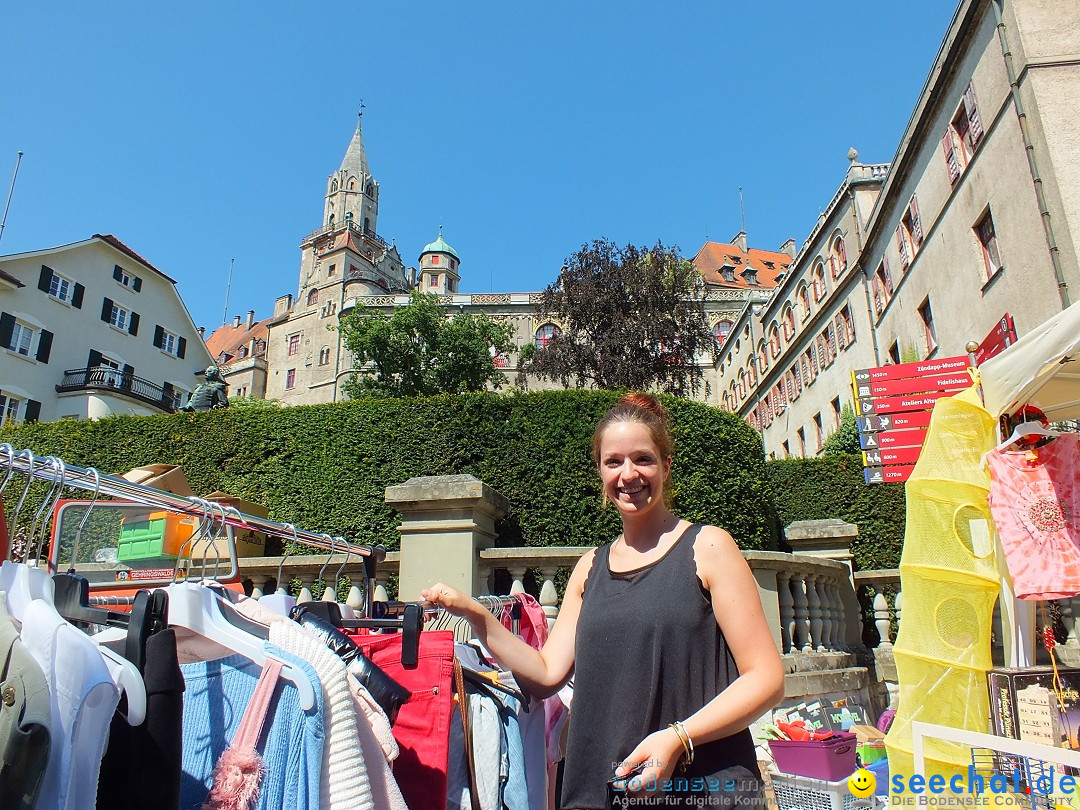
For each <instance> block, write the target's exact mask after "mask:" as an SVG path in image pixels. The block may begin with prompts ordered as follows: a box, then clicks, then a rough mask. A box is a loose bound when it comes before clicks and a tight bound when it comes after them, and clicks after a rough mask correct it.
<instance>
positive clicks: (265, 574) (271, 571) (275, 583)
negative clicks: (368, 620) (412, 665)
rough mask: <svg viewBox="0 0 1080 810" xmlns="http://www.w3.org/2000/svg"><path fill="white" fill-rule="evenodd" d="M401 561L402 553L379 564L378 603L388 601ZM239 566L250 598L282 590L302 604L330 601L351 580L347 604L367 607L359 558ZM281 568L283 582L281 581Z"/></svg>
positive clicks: (254, 561)
mask: <svg viewBox="0 0 1080 810" xmlns="http://www.w3.org/2000/svg"><path fill="white" fill-rule="evenodd" d="M400 560H401V554H400V552H397V551H388V552H387V553H386V558H385V559H384V560H382V561H380V562H379V564H378V566H377V567H376V569H375V570H376V574H375V577H376V583H379V584H378V585H377V587H376V589H375V592H374V594H373V598H374V600H375V601H381V602H385V601H386V600H387V594H386V588H385V586H384V584H383V583H385V582H386V581H387V579H388V578H389V577H390V576H391V575H395V576H396V575H397V573H398V570H399V568H400V564H401V563H400ZM238 563H239V566H240V579H241V581H244V580H250V594H251V596H253V597H254V598H256V599H259V598H261V597H262V596H263V595H264V594H270V593H275V592H276V591H277V590H278V588H282V587H283V588H284V589H285V590H287V591H289V592H290V593H292V594H293V595H294V596H296V597H297V600H298V601H300V602H306V601H311V600H312V598H313V594H316V593H318V594H320V596H321V597H325V598H328V599H329V598H330V597H331V596H332V595H333V594H334V592H335V589H334V583H336V582H337V581H338V580H339V579H341V578H345V579H348V580H349V592H348V598H347V599H346V600H345V603H346V604H347V605H349V606H350V607H352V608H360V607H362V606H363V597H364V594H363V591H362V588H361V586H362V585H363V582H364V564H363V561H362V560H361V559H360V558H359V557H357V556H355V555H351V556H346V555H345V554H331V555H326V554H296V555H290V556H288V557H285V558H284V559H282V558H281V557H241V558H240V559H239V560H238ZM279 566H280V581H279V579H278V576H279ZM297 581H298V582H299V583H300V586H299V588H298V589H296V588H293V587H292V586H293V584H294V583H295V582H297ZM325 586H330V587H325Z"/></svg>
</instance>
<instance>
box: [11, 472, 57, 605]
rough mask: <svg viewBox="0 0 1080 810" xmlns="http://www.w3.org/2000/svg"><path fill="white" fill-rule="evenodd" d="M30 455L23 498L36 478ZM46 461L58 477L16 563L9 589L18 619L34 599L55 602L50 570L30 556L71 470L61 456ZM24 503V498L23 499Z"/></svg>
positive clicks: (35, 518) (17, 508)
mask: <svg viewBox="0 0 1080 810" xmlns="http://www.w3.org/2000/svg"><path fill="white" fill-rule="evenodd" d="M27 455H28V456H29V457H30V467H31V473H30V475H29V477H28V478H27V487H26V489H25V490H23V497H25V496H26V492H27V491H28V490H29V488H30V487H29V485H30V483H31V482H32V481H33V480H34V478H33V455H32V454H31V453H29V452H28V453H27ZM46 462H47V463H48V464H49V465H50V466H51V467H52V468H53V471H54V472H55V476H54V477H53V483H52V487H51V488H50V489H49V493H48V495H46V496H45V500H43V501H42V503H41V506H40V507H39V508H38V511H37V512H36V513H35V515H34V521H33V523H32V524H31V527H30V532H29V533H28V534H27V537H26V554H25V555H24V556H23V562H22V564H17V565H15V566H14V575H13V577H12V579H11V582H10V586H9V590H8V601H7V606H8V613H10V614H11V616H12V618H14V619H15V620H16V621H19V622H22V620H23V616H24V615H25V613H26V608H27V606H28V605H29V604H30V602H31V601H33V600H34V599H42V600H44V601H45V602H48V603H49V604H50V605H51V604H52V603H53V581H52V577H50V576H49V572H48V571H47V570H46V569H43V568H38V567H37V563H38V560H37V559H35V560H34V565H33V566H30V565H29V564H28V561H29V559H30V555H31V552H32V551H34V549H33V548H32V547H33V545H34V535H35V533H36V529H37V524H38V520H40V519H41V516H42V515H43V514H44V512H45V510H46V509H48V508H50V507H51V505H52V503H53V502H54V501H55V500H59V498H60V494H61V490H62V489H63V484H62V483H61V482H63V481H64V480H66V478H67V473H66V471H65V470H64V462H62V461H61V460H60V459H58V458H54V457H51V456H50V457H48V458H46ZM19 502H20V503H21V502H22V498H20V499H19ZM15 511H16V514H17V513H18V511H19V507H18V506H16V507H15Z"/></svg>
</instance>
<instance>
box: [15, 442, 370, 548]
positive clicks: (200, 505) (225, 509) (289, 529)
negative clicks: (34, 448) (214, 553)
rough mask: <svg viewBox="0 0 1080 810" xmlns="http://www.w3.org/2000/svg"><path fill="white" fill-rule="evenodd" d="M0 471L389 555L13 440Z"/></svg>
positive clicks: (291, 537)
mask: <svg viewBox="0 0 1080 810" xmlns="http://www.w3.org/2000/svg"><path fill="white" fill-rule="evenodd" d="M61 463H62V462H61ZM0 471H2V472H3V473H4V475H5V481H6V479H7V478H10V476H11V474H12V473H21V474H22V475H28V476H30V477H32V478H37V479H40V480H42V481H48V482H50V483H53V484H56V483H57V482H59V484H60V488H61V489H63V488H64V487H74V488H76V489H82V490H85V491H87V492H91V493H97V494H98V495H108V496H110V497H114V498H122V499H123V500H126V501H131V502H133V503H138V504H141V505H144V506H162V507H165V508H167V509H169V510H172V511H174V512H182V513H184V514H186V515H193V516H195V517H205V516H206V515H207V508H208V507H207V504H209V505H210V506H209V508H210V509H211V510H212V512H213V517H214V520H215V521H216V522H218V523H222V522H223V523H224V524H226V525H228V526H232V527H234V528H243V529H254V530H255V531H259V532H263V533H264V534H270V535H273V536H275V537H280V538H283V539H286V540H296V541H298V542H301V543H305V544H307V545H310V546H315V547H316V548H320V549H323V550H324V551H331V552H335V551H341V552H345V553H348V554H355V555H357V556H359V557H364V558H365V564H366V563H367V562H368V559H371V560H372V562H373V563H378V562H380V561H382V560H383V559H384V558H385V557H386V549H385V548H383V546H381V545H377V546H365V545H360V544H358V543H352V542H349V541H348V540H346V539H345V538H344V537H331V536H330V535H328V534H316V533H315V532H310V531H306V530H304V529H297V528H295V527H294V526H292V525H291V524H288V523H278V522H276V521H273V520H268V519H266V518H261V517H256V516H254V515H246V514H244V513H242V512H240V511H238V510H237V509H236V508H235V507H231V506H225V505H223V504H218V503H217V502H215V501H206V500H205V499H201V498H186V497H183V496H181V495H174V494H173V493H171V492H165V491H163V490H160V489H154V488H153V487H148V486H145V485H143V484H134V483H132V482H131V481H127V480H125V479H123V478H118V477H116V476H113V475H103V474H101V473H99V472H98V471H97V470H95V469H93V468H83V467H76V466H74V465H71V464H63V467H62V468H61V467H60V465H59V464H56V463H55V462H53V460H52V458H51V457H47V456H34V455H33V454H32V453H31V452H30V451H29V450H19V451H16V450H15V449H14V448H13V447H12V446H11V445H10V444H0Z"/></svg>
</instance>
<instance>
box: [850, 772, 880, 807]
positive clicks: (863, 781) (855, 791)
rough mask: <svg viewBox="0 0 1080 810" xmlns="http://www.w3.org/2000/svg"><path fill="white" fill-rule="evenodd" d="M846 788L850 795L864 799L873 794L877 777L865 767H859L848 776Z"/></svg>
mask: <svg viewBox="0 0 1080 810" xmlns="http://www.w3.org/2000/svg"><path fill="white" fill-rule="evenodd" d="M847 788H848V790H850V791H851V795H852V796H858V797H859V798H860V799H865V798H866V797H868V796H871V795H873V793H874V790H875V788H877V777H875V776H874V774H872V773H870V771H868V770H866V768H859V770H857V771H855V773H853V774H852V775H851V776H849V777H848V780H847Z"/></svg>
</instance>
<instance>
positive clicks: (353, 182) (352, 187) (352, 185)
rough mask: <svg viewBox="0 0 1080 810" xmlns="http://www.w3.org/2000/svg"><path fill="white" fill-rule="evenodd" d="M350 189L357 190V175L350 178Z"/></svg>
mask: <svg viewBox="0 0 1080 810" xmlns="http://www.w3.org/2000/svg"><path fill="white" fill-rule="evenodd" d="M349 191H356V178H355V177H350V178H349Z"/></svg>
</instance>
